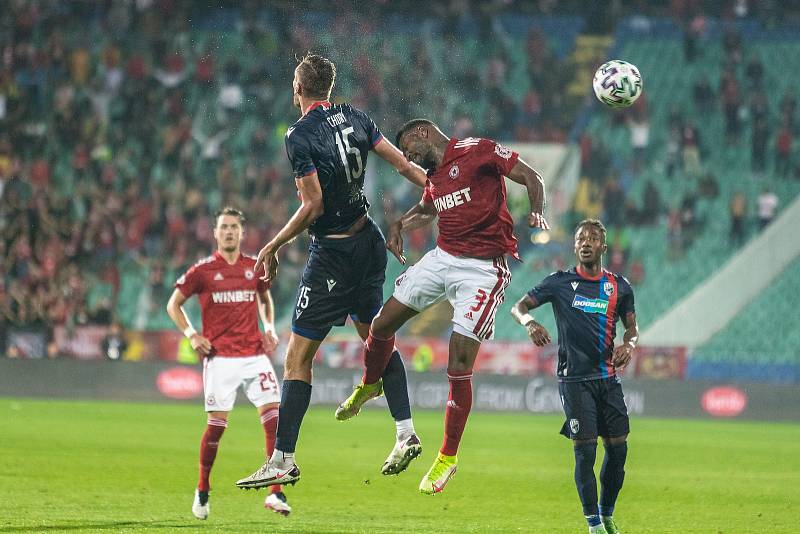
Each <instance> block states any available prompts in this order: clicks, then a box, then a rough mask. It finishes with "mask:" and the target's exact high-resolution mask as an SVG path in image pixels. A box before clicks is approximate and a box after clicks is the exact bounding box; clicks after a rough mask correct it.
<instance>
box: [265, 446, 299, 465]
mask: <svg viewBox="0 0 800 534" xmlns="http://www.w3.org/2000/svg"><path fill="white" fill-rule="evenodd" d="M269 461H270V462H272V463H273V464H275V465H277V466H278V467H286V466H287V465H292V464H293V463H294V453H293V452H283V451H279V450H278V449H275V450H274V451H272V456H271V457H270V459H269Z"/></svg>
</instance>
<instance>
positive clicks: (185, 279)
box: [175, 265, 203, 299]
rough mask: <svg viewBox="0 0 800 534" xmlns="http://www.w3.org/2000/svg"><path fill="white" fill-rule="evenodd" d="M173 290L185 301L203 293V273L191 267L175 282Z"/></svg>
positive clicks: (195, 266)
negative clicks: (179, 293) (184, 298)
mask: <svg viewBox="0 0 800 534" xmlns="http://www.w3.org/2000/svg"><path fill="white" fill-rule="evenodd" d="M175 288H176V289H178V290H179V291H180V292H181V294H183V296H184V297H186V298H187V299H188V298H189V297H191V296H192V295H196V294H197V293H202V292H203V273H201V272H200V269H198V268H197V265H194V266H192V267H191V268H190V269H189V270H188V271H186V272H185V273H184V274H182V275H181V277H180V278H178V280H176V281H175Z"/></svg>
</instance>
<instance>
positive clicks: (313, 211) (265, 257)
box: [253, 172, 325, 281]
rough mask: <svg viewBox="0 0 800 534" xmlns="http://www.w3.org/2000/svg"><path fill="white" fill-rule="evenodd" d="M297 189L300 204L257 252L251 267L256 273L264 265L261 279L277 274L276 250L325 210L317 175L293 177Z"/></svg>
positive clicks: (271, 277)
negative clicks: (276, 232) (256, 257)
mask: <svg viewBox="0 0 800 534" xmlns="http://www.w3.org/2000/svg"><path fill="white" fill-rule="evenodd" d="M295 183H296V184H297V190H298V191H299V192H300V200H301V202H302V204H300V207H299V208H297V211H295V212H294V215H292V217H291V218H290V219H289V221H288V222H287V223H286V224H285V225H284V226H283V228H281V230H280V232H278V234H277V235H276V236H275V237H273V238H272V240H271V241H270V242H269V243H267V244H266V245H264V248H262V249H261V251H260V252H259V253H258V259H257V260H256V265H255V267H254V268H253V269H254V271H255V272H256V273H259V272H260V271H261V267H262V266H263V267H264V275H263V276H261V277H260V278H261V280H264V281H269V280H272V279H273V278H275V276H276V275H277V274H278V256H277V255H278V251H279V250H280V249H281V247H282V246H283V245H285V244H286V243H289V242H290V241H291V240H293V239H294V238H295V237H297V236H298V235H300V234H301V233H302V232H303V231H304V230H305V229H306V228H308V227H309V226H311V223H313V222H314V221H315V220H317V218H318V217H319V216H320V215H322V214H323V213H324V211H325V204H324V203H323V200H322V186H320V185H319V177H318V176H317V173H316V172H313V173H311V174H309V175H307V176H304V177H302V178H297V179H295Z"/></svg>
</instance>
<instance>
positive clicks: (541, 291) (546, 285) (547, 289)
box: [528, 273, 558, 307]
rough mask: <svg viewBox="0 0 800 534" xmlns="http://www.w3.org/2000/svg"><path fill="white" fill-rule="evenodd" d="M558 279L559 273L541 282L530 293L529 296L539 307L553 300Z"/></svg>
mask: <svg viewBox="0 0 800 534" xmlns="http://www.w3.org/2000/svg"><path fill="white" fill-rule="evenodd" d="M557 277H558V273H553V274H551V275H550V276H548V277H547V278H545V279H544V280H542V281H541V282H539V285H537V286H536V287H534V288H533V289H531V290H530V291H528V296H529V297H530V298H531V300H533V302H535V303H536V306H537V307H538V306H541V305H542V304H546V303H548V302H550V301H552V300H553V295H554V294H555V284H556V279H557Z"/></svg>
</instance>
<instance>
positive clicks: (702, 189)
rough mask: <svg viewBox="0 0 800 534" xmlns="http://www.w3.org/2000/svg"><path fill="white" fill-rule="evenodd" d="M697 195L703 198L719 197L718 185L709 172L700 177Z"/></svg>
mask: <svg viewBox="0 0 800 534" xmlns="http://www.w3.org/2000/svg"><path fill="white" fill-rule="evenodd" d="M697 192H698V194H699V195H700V196H701V197H703V198H710V199H713V198H717V196H718V195H719V184H718V183H717V179H716V177H714V175H713V174H712V173H710V172H707V173H705V174H704V175H703V176H702V177H700V181H699V182H698V187H697Z"/></svg>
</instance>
